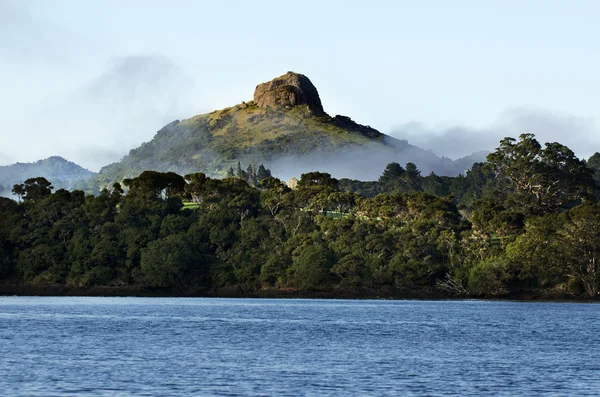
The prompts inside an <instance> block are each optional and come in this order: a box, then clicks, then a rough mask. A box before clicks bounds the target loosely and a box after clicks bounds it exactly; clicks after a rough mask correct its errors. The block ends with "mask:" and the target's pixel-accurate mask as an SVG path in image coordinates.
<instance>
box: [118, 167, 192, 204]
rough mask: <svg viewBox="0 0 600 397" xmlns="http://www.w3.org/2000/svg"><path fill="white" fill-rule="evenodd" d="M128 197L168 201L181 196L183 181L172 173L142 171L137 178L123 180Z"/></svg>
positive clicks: (183, 187) (183, 186)
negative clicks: (170, 198)
mask: <svg viewBox="0 0 600 397" xmlns="http://www.w3.org/2000/svg"><path fill="white" fill-rule="evenodd" d="M123 184H124V185H125V186H127V187H128V188H129V195H133V196H140V197H146V198H159V199H163V200H168V199H169V197H171V196H174V195H181V194H182V193H183V192H184V189H185V185H186V183H185V179H184V178H183V177H182V176H180V175H177V174H176V173H174V172H156V171H144V172H142V173H141V174H140V175H139V176H138V177H137V178H133V179H125V180H124V181H123Z"/></svg>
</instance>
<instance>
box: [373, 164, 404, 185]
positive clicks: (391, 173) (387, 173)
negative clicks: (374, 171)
mask: <svg viewBox="0 0 600 397" xmlns="http://www.w3.org/2000/svg"><path fill="white" fill-rule="evenodd" d="M402 175H404V168H402V166H400V164H398V163H389V164H388V165H387V166H386V167H385V170H383V174H381V176H380V177H379V183H382V184H389V183H392V182H395V181H397V180H398V179H400V177H401V176H402Z"/></svg>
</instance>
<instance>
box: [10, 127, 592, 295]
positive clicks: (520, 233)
mask: <svg viewBox="0 0 600 397" xmlns="http://www.w3.org/2000/svg"><path fill="white" fill-rule="evenodd" d="M599 187H600V154H599V153H596V154H595V155H594V156H592V157H591V158H590V159H588V160H587V161H584V160H580V159H578V158H577V157H576V156H575V155H574V153H573V152H572V151H571V150H570V149H569V148H567V147H565V146H563V145H561V144H558V143H548V144H546V145H545V146H542V145H540V143H539V142H538V141H537V140H536V139H535V137H534V136H533V135H531V134H524V135H521V137H520V139H518V140H516V139H512V138H506V139H504V140H502V141H501V142H500V145H499V147H498V148H497V149H496V150H495V151H494V152H493V153H491V154H490V155H489V156H488V157H487V161H486V162H485V163H477V164H475V165H474V166H473V167H472V168H471V169H470V170H469V171H467V172H466V173H465V175H459V176H457V177H440V176H437V175H435V174H433V173H432V174H430V175H428V176H422V175H421V174H420V171H419V169H418V168H417V166H416V165H415V164H412V163H408V164H405V165H404V166H401V165H400V164H397V163H391V164H389V165H388V166H387V167H386V168H385V170H383V172H382V174H381V177H380V178H379V180H378V181H374V182H361V181H356V180H349V179H342V180H336V179H334V178H332V177H331V176H330V175H329V174H327V173H322V172H310V173H305V174H303V175H302V176H301V177H300V179H299V180H297V181H296V180H294V181H291V182H288V183H284V182H282V181H280V180H278V179H276V178H274V177H272V176H271V173H270V171H269V170H268V169H266V168H265V167H263V166H259V167H256V166H254V165H252V164H251V165H249V166H248V167H247V168H246V169H245V170H244V169H243V167H242V166H241V165H238V168H237V170H235V169H231V170H230V171H229V173H228V177H227V178H224V179H213V178H209V177H207V176H206V175H205V174H203V173H194V174H189V175H185V176H181V175H178V174H176V173H172V172H168V173H160V172H155V171H145V172H143V173H142V174H141V175H139V176H137V177H135V178H131V179H125V180H124V181H123V183H122V184H119V183H115V184H114V185H113V186H112V187H111V188H110V189H104V190H102V191H101V193H100V194H99V195H96V196H93V195H86V194H85V193H84V192H83V191H79V190H74V191H67V190H64V189H59V190H56V191H54V192H53V190H54V189H53V187H52V185H51V182H49V181H48V180H47V179H45V178H42V177H39V178H32V179H28V180H26V181H24V183H22V184H17V185H14V187H13V189H12V192H13V194H14V195H15V199H14V200H12V199H8V198H0V215H1V217H0V283H2V284H3V285H5V286H39V285H53V286H57V285H58V286H67V287H72V288H89V287H98V286H103V287H110V288H115V289H118V288H134V289H139V290H146V291H168V293H172V294H175V295H176V294H196V295H203V294H214V293H218V291H237V292H238V293H239V294H240V295H242V296H254V295H256V294H258V293H259V292H260V291H263V292H264V291H271V292H274V294H275V295H274V296H276V295H277V293H278V292H280V293H282V294H283V293H289V292H290V291H291V292H294V291H296V292H297V291H305V292H307V291H320V292H325V293H332V294H333V293H336V292H340V291H341V292H348V293H354V294H355V296H361V294H366V293H367V292H376V293H381V294H388V295H387V296H394V295H397V296H422V294H426V295H428V296H432V295H436V294H437V296H493V295H497V296H510V294H519V293H523V292H528V291H529V292H530V291H534V292H539V293H545V294H549V296H550V295H551V296H587V297H597V296H598V291H599V287H600V263H599V262H598V260H599V258H600V204H599V203H598V199H599V197H600V188H599Z"/></svg>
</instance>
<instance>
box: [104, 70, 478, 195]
mask: <svg viewBox="0 0 600 397" xmlns="http://www.w3.org/2000/svg"><path fill="white" fill-rule="evenodd" d="M484 159H485V154H482V153H478V154H475V155H474V158H472V159H470V158H465V159H463V160H462V161H459V162H456V163H455V162H454V161H452V160H450V159H448V158H440V157H438V156H436V155H435V154H433V153H432V152H430V151H426V150H423V149H420V148H418V147H416V146H413V145H410V144H409V143H408V142H407V141H404V140H398V139H395V138H392V137H390V136H387V135H385V134H382V133H381V132H379V131H377V130H376V129H374V128H372V127H370V126H364V125H360V124H357V123H355V122H354V121H352V120H351V119H350V118H349V117H345V116H339V115H338V116H335V117H331V116H330V115H328V114H327V113H326V112H325V110H324V109H323V107H322V105H321V100H320V98H319V95H318V92H317V89H316V88H315V86H314V85H313V84H312V83H311V82H310V80H309V79H308V78H307V77H306V76H304V75H301V74H297V73H292V72H288V73H287V74H285V75H283V76H280V77H278V78H276V79H274V80H272V81H269V82H267V83H263V84H260V85H258V86H257V88H256V91H255V93H254V99H253V100H252V101H249V102H247V103H246V102H242V103H241V104H238V105H235V106H232V107H229V108H226V109H223V110H217V111H214V112H211V113H209V114H203V115H198V116H195V117H192V118H189V119H186V120H182V121H179V120H177V121H174V122H172V123H170V124H168V125H166V126H165V127H164V128H162V129H161V130H160V131H158V132H157V133H156V135H155V137H154V138H153V139H152V140H151V141H150V142H147V143H144V144H142V145H141V146H140V147H138V148H136V149H133V150H131V151H130V153H129V155H128V156H126V157H125V158H124V159H123V160H122V161H120V162H118V163H114V164H111V165H109V166H106V167H104V168H103V169H102V170H101V171H100V173H99V176H98V178H97V180H98V183H99V185H101V186H110V185H111V184H112V183H113V182H120V181H121V180H123V178H126V177H134V176H136V175H139V174H140V173H141V172H142V171H145V170H155V171H161V172H168V171H171V172H176V173H179V174H182V175H183V174H186V173H190V172H204V173H205V174H207V175H209V176H216V177H218V176H220V177H223V176H225V173H226V171H227V169H229V168H230V167H232V166H235V164H237V162H238V161H241V162H242V163H246V164H247V163H256V164H260V163H262V164H265V165H266V166H268V167H269V168H270V169H272V170H273V172H274V174H275V175H276V176H277V177H279V178H281V179H288V178H290V177H292V176H295V175H299V174H300V173H303V172H309V171H314V170H317V169H318V170H321V171H324V172H328V173H331V174H332V175H333V176H335V177H338V178H340V177H346V178H354V179H361V180H374V179H376V178H377V177H378V172H379V170H381V169H383V167H385V165H386V164H387V163H390V162H398V163H400V164H405V163H407V162H413V163H415V164H417V166H418V167H419V168H420V169H421V171H422V172H423V173H427V174H428V173H430V172H432V171H433V172H435V173H436V174H438V175H457V174H458V173H461V172H464V171H465V170H466V169H468V168H470V166H471V165H472V164H473V163H474V162H477V161H484Z"/></svg>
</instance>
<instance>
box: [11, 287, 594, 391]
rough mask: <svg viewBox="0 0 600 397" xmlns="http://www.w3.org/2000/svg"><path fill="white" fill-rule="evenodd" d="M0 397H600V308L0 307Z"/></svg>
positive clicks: (428, 304) (194, 302) (79, 301)
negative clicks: (205, 396)
mask: <svg viewBox="0 0 600 397" xmlns="http://www.w3.org/2000/svg"><path fill="white" fill-rule="evenodd" d="M0 395H2V396H6V397H9V396H44V397H50V396H73V395H76V396H77V395H81V396H199V395H215V396H295V395H315V396H316V395H318V396H334V395H335V396H353V395H356V396H364V395H372V396H384V395H389V396H398V395H400V396H598V395H600V305H597V304H572V303H519V302H486V301H443V302H436V301H336V300H260V299H256V300H255V299H177V298H166V299H162V298H63V297H56V298H48V297H0Z"/></svg>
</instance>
